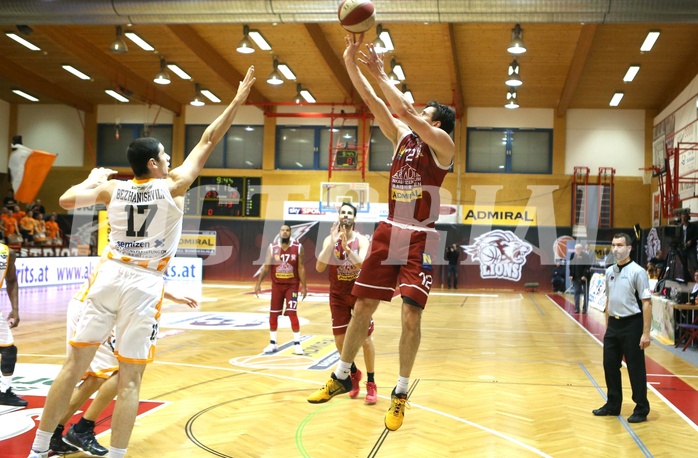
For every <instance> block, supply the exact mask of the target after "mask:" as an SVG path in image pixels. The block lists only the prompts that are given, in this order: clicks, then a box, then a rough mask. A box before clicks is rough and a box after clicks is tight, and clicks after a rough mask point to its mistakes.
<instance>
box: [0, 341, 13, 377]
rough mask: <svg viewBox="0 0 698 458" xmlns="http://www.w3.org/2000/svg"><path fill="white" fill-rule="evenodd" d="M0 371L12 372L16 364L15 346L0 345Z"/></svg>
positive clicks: (4, 372)
mask: <svg viewBox="0 0 698 458" xmlns="http://www.w3.org/2000/svg"><path fill="white" fill-rule="evenodd" d="M0 355H2V362H0V372H2V373H3V374H13V373H14V372H15V366H16V365H17V346H15V345H10V346H9V347H0Z"/></svg>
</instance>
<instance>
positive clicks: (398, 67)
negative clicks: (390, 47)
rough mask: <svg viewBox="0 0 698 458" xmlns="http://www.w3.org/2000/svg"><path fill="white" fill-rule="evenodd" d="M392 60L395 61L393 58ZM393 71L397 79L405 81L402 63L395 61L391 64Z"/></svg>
mask: <svg viewBox="0 0 698 458" xmlns="http://www.w3.org/2000/svg"><path fill="white" fill-rule="evenodd" d="M393 62H395V60H394V59H393ZM393 71H394V72H395V74H396V75H397V79H399V80H400V81H405V71H404V70H403V69H402V65H400V64H399V63H396V64H395V65H393Z"/></svg>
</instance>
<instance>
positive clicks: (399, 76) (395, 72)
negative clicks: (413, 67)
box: [388, 57, 405, 86]
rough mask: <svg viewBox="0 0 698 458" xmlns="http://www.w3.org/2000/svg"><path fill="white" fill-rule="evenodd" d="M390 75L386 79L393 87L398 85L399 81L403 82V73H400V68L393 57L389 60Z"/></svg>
mask: <svg viewBox="0 0 698 458" xmlns="http://www.w3.org/2000/svg"><path fill="white" fill-rule="evenodd" d="M390 69H391V70H390V73H388V79H389V80H390V82H391V83H392V84H394V85H396V86H397V85H398V84H400V81H404V80H405V72H403V71H402V66H401V65H400V64H398V63H397V62H396V61H395V57H393V58H392V59H390Z"/></svg>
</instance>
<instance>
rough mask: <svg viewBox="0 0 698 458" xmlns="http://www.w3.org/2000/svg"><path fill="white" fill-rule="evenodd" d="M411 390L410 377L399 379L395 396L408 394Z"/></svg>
mask: <svg viewBox="0 0 698 458" xmlns="http://www.w3.org/2000/svg"><path fill="white" fill-rule="evenodd" d="M409 388H410V378H409V377H402V376H400V377H398V378H397V387H396V388H395V394H407V391H408V390H409Z"/></svg>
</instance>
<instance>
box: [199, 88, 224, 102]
mask: <svg viewBox="0 0 698 458" xmlns="http://www.w3.org/2000/svg"><path fill="white" fill-rule="evenodd" d="M201 95H203V96H204V97H206V98H207V99H209V100H210V101H211V102H213V103H221V99H219V98H218V97H217V96H216V94H214V93H213V92H211V91H209V90H208V89H202V90H201Z"/></svg>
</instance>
